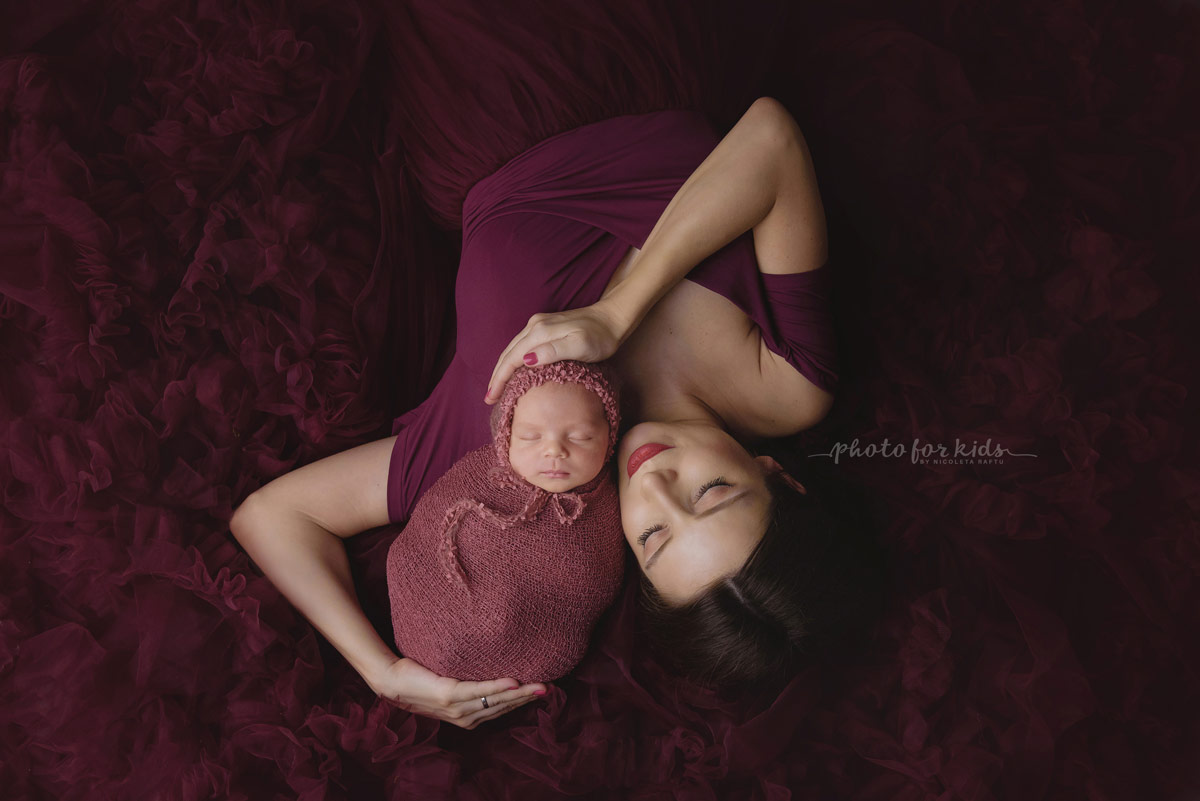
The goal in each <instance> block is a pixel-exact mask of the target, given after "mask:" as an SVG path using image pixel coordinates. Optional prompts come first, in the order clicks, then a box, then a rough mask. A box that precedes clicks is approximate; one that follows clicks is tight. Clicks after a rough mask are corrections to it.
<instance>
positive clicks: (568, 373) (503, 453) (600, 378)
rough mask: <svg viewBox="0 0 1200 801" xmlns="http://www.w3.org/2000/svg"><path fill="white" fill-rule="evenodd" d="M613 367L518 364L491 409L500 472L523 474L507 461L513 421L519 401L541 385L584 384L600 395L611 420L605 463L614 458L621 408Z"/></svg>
mask: <svg viewBox="0 0 1200 801" xmlns="http://www.w3.org/2000/svg"><path fill="white" fill-rule="evenodd" d="M614 378H615V377H614V376H613V374H612V372H611V371H610V370H608V369H607V368H606V367H603V366H601V365H598V364H585V363H584V362H573V361H563V362H554V363H553V364H547V365H544V366H542V367H519V368H517V370H516V372H514V373H513V374H512V378H510V379H508V383H507V384H505V386H504V393H503V394H502V395H501V396H500V400H499V401H497V402H496V405H495V406H494V407H493V408H492V420H491V423H492V441H493V444H494V445H495V448H496V464H497V466H498V467H499V468H500V473H501V474H504V473H505V472H506V468H507V474H508V475H509V476H511V478H513V479H519V478H520V477H519V476H517V475H516V473H513V472H512V468H511V465H509V462H508V449H509V446H510V445H511V444H512V421H513V416H514V415H515V414H516V412H517V401H519V400H521V396H523V395H524V394H525V393H526V392H528V391H529V390H531V389H533V388H534V387H540V386H541V385H542V384H548V383H551V382H553V383H556V384H582V385H583V386H584V387H585V388H586V389H589V390H591V391H592V393H593V394H595V395H596V396H597V397H598V398H600V403H601V405H603V406H604V417H605V419H606V420H608V450H607V451H606V452H605V454H604V461H605V463H607V462H608V460H609V459H611V458H612V455H613V449H614V448H615V447H616V445H617V428H618V426H619V425H620V423H621V413H620V407H619V403H618V399H617V392H616V390H615V389H614V388H613V385H614V384H615V383H616V382H615V380H614Z"/></svg>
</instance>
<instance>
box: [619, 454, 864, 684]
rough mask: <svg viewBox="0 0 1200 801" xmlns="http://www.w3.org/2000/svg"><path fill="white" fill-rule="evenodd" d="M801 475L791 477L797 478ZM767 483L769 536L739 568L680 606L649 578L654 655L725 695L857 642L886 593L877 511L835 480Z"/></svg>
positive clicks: (646, 601) (648, 620)
mask: <svg viewBox="0 0 1200 801" xmlns="http://www.w3.org/2000/svg"><path fill="white" fill-rule="evenodd" d="M794 474H795V473H794V472H793V475H794ZM801 480H802V481H803V482H804V484H805V486H806V488H807V489H808V494H805V495H802V494H800V493H799V492H797V491H796V490H794V489H793V488H792V487H790V486H788V485H787V484H786V483H784V482H783V480H782V479H781V478H780V474H779V473H771V474H769V475H768V477H767V487H768V489H769V490H770V492H771V497H772V501H771V510H770V516H769V521H768V523H767V528H766V532H765V533H764V535H763V538H762V541H761V542H759V544H758V545H757V546H756V547H755V549H754V551H753V552H752V553H751V554H750V556H749V558H747V560H746V562H745V564H744V565H743V566H742V568H741V569H740V570H739V571H738V572H737V573H735V574H734V575H732V576H728V577H726V578H724V579H721V580H719V581H717V582H716V583H714V584H713V585H711V586H710V587H709V588H708V589H706V590H704V591H702V592H701V593H700V595H699V596H697V597H696V598H694V599H693V600H691V601H690V602H688V603H685V604H682V605H678V606H675V605H671V604H669V603H667V602H666V601H665V600H664V599H663V598H662V597H661V596H659V594H658V593H657V592H656V591H655V590H654V586H653V585H652V584H651V583H650V582H649V580H647V579H646V577H645V575H643V576H642V610H643V615H642V623H643V627H644V628H645V630H646V633H647V634H648V635H649V640H650V642H651V643H652V647H653V648H654V650H655V652H656V656H657V657H658V658H659V659H660V661H662V662H663V663H664V664H666V665H667V666H668V667H670V668H672V669H673V670H675V671H676V672H679V673H682V674H684V675H686V676H688V677H689V678H691V679H693V680H694V681H696V682H697V683H699V684H703V685H707V686H712V687H716V688H719V689H721V690H723V691H727V692H728V691H740V690H753V691H759V690H768V691H769V690H770V689H771V688H773V687H776V686H777V685H779V684H780V683H781V682H782V681H785V680H786V679H787V678H788V677H790V676H791V675H792V674H793V673H794V672H795V671H796V670H798V669H800V668H802V667H804V666H806V665H807V664H809V663H810V662H811V661H813V660H819V659H821V658H823V657H827V656H829V655H830V654H832V653H835V652H841V651H842V650H844V648H845V647H846V646H853V645H855V644H859V642H860V641H861V639H862V636H863V635H864V634H865V629H866V624H867V623H869V622H870V620H871V619H872V618H874V616H875V614H876V613H877V612H878V607H879V604H880V602H881V601H882V599H883V598H884V596H885V590H886V588H885V586H884V583H885V581H886V573H885V569H884V568H885V561H884V554H883V551H882V549H881V548H880V546H879V545H878V544H877V542H876V541H875V539H874V537H873V536H872V533H873V532H872V529H873V528H874V526H873V524H872V523H871V521H870V519H869V518H870V513H869V512H866V513H864V512H863V509H864V507H863V505H862V504H861V503H857V504H856V501H855V500H854V499H851V498H849V497H847V495H846V489H847V488H845V487H842V488H840V491H837V490H835V487H834V486H833V484H832V483H831V482H829V481H828V480H818V479H817V477H816V476H815V475H812V474H809V475H805V476H804V477H803V478H802V479H801Z"/></svg>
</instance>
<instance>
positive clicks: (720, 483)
mask: <svg viewBox="0 0 1200 801" xmlns="http://www.w3.org/2000/svg"><path fill="white" fill-rule="evenodd" d="M729 486H732V485H731V484H730V483H729V482H728V481H726V480H725V477H724V476H718V477H716V478H714V479H713V480H712V481H709V482H708V483H707V484H705V485H704V486H702V487H701V488H700V489H699V490H697V492H696V497H695V499H694V502H695V503H699V502H700V499H701V498H703V497H704V494H705V493H706V492H708V491H709V490H710V489H713V488H714V487H729ZM664 528H666V526H664V525H663V524H661V523H658V524H655V525H653V526H651V527H650V528H648V529H646V530H645V531H643V532H642V533H641V534H639V535H638V545H641V546H642V547H643V548H644V547H645V546H646V540H648V539H650V535H651V534H653V533H654V532H656V531H662V530H663V529H664Z"/></svg>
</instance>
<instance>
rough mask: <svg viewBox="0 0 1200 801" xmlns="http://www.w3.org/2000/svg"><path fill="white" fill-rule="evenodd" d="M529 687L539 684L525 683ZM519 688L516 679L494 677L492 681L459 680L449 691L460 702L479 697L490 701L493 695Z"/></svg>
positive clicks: (535, 686) (475, 699) (518, 689)
mask: <svg viewBox="0 0 1200 801" xmlns="http://www.w3.org/2000/svg"><path fill="white" fill-rule="evenodd" d="M525 686H526V687H529V688H531V689H530V690H529V692H533V690H536V689H538V688H539V687H541V685H540V684H539V685H530V684H527V685H525ZM520 690H521V683H520V682H519V681H517V680H516V679H494V680H492V681H460V682H458V683H457V684H456V685H454V690H453V692H452V693H451V696H452V700H453V701H455V702H457V703H461V702H463V701H471V700H474V701H475V702H476V703H478V701H479V699H480V698H484V697H486V698H487V699H488V702H489V703H490V702H491V700H492V697H493V696H496V695H500V694H502V693H506V692H518V691H520Z"/></svg>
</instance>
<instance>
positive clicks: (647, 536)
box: [638, 524, 665, 547]
mask: <svg viewBox="0 0 1200 801" xmlns="http://www.w3.org/2000/svg"><path fill="white" fill-rule="evenodd" d="M664 528H665V526H663V525H661V524H659V525H657V526H651V527H650V528H648V529H646V530H645V531H643V532H642V533H641V534H639V535H638V545H641V546H642V547H645V546H646V540H648V539H650V535H651V534H653V533H654V532H656V531H662V530H663V529H664Z"/></svg>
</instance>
